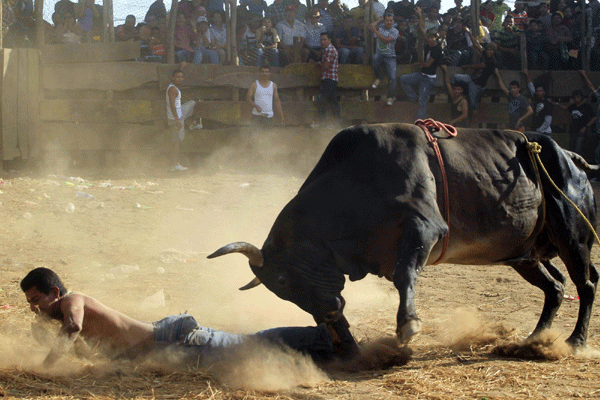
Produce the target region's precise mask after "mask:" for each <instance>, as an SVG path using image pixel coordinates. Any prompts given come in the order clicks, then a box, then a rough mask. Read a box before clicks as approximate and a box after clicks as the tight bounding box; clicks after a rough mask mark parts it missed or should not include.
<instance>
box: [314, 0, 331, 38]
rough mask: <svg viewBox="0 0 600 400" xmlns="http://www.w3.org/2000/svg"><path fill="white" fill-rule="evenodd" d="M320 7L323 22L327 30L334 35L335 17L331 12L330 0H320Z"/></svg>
mask: <svg viewBox="0 0 600 400" xmlns="http://www.w3.org/2000/svg"><path fill="white" fill-rule="evenodd" d="M317 7H318V9H319V12H320V13H321V21H320V22H321V23H322V24H323V25H324V26H325V32H329V33H331V36H333V32H334V31H335V26H334V24H333V17H332V16H331V14H329V11H327V10H328V8H329V0H319V2H318V6H317Z"/></svg>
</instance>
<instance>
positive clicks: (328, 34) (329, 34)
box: [321, 32, 332, 40]
mask: <svg viewBox="0 0 600 400" xmlns="http://www.w3.org/2000/svg"><path fill="white" fill-rule="evenodd" d="M323 35H327V37H328V38H329V40H331V36H332V35H331V32H321V36H323Z"/></svg>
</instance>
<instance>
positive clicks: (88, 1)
mask: <svg viewBox="0 0 600 400" xmlns="http://www.w3.org/2000/svg"><path fill="white" fill-rule="evenodd" d="M76 9H77V18H78V20H77V22H79V24H80V25H81V37H82V39H83V41H85V42H91V41H92V28H93V20H94V17H96V18H98V17H99V16H100V14H99V13H98V9H97V8H96V5H95V4H94V0H83V2H81V3H79V4H77V7H76Z"/></svg>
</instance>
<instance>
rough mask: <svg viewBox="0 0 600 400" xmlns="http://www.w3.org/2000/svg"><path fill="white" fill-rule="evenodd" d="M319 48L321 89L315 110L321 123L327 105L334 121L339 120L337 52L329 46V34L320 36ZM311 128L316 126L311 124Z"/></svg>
mask: <svg viewBox="0 0 600 400" xmlns="http://www.w3.org/2000/svg"><path fill="white" fill-rule="evenodd" d="M321 47H322V48H323V53H322V55H321V63H320V64H321V68H323V74H322V75H321V87H320V88H319V97H318V98H317V110H318V111H319V117H320V118H321V121H324V120H325V115H326V114H327V103H331V109H332V112H333V116H334V117H335V118H336V119H339V118H340V102H339V101H338V98H337V90H336V88H337V84H338V66H339V62H338V51H337V50H336V48H335V47H333V45H332V44H331V33H330V32H324V33H322V34H321ZM313 127H315V128H316V127H318V125H315V124H313Z"/></svg>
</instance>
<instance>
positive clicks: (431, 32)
mask: <svg viewBox="0 0 600 400" xmlns="http://www.w3.org/2000/svg"><path fill="white" fill-rule="evenodd" d="M426 34H427V44H428V45H429V46H430V47H434V46H435V45H437V42H438V38H439V37H440V34H439V32H438V29H437V28H429V29H427V32H426Z"/></svg>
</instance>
